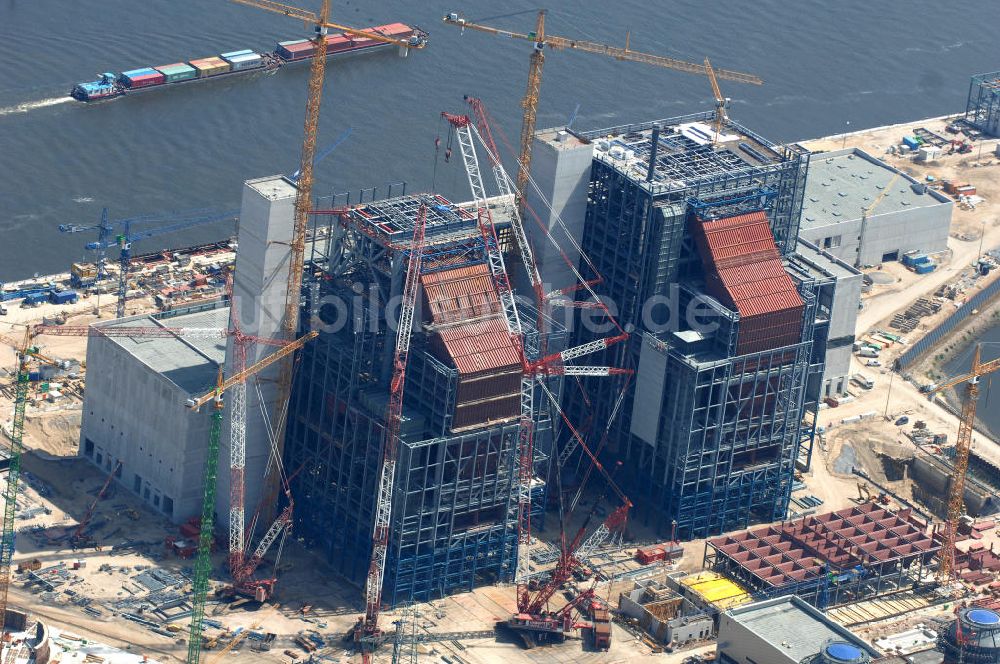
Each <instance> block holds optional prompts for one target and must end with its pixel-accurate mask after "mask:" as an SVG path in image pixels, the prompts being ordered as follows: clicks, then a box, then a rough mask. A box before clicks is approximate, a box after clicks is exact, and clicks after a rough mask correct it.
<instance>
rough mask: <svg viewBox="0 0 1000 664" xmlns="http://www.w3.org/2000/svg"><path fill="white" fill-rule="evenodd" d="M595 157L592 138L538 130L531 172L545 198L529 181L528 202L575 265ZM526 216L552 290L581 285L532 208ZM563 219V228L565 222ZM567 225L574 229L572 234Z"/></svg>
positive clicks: (540, 266) (542, 271)
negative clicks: (542, 228) (544, 230)
mask: <svg viewBox="0 0 1000 664" xmlns="http://www.w3.org/2000/svg"><path fill="white" fill-rule="evenodd" d="M593 155H594V145H593V143H592V142H591V141H589V140H585V139H581V138H580V137H579V136H578V135H576V134H573V133H570V132H568V131H566V130H565V129H544V130H542V131H539V132H536V133H535V143H534V147H533V148H532V156H531V176H532V178H533V179H534V181H535V184H536V185H537V186H538V189H539V190H540V191H541V194H542V196H543V197H544V198H540V197H539V195H538V192H537V191H535V189H534V187H532V186H530V185H529V186H528V190H527V192H526V193H525V200H526V201H527V203H528V207H529V208H530V209H531V210H532V211H534V213H535V214H537V215H538V218H539V220H540V221H541V223H542V224H543V225H544V226H545V228H546V229H547V230H548V232H549V233H550V234H551V235H552V237H553V238H554V239H555V240H556V242H558V243H559V246H560V247H562V250H563V251H564V252H565V253H566V258H568V259H569V261H570V262H571V263H572V264H573V266H574V267H575V266H576V264H577V263H578V262H579V261H580V251H579V249H578V247H579V242H580V238H581V237H582V236H583V224H584V219H585V218H586V216H587V189H588V187H589V185H590V164H591V161H592V159H593ZM550 206H551V207H550ZM526 217H527V218H526V219H525V220H524V228H525V232H526V233H527V234H528V238H529V239H530V241H531V245H532V248H533V250H534V255H535V262H536V263H537V265H538V272H539V274H541V276H542V280H543V281H544V282H545V283H546V284H549V288H548V289H547V290H553V289H558V288H565V287H567V286H569V285H571V284H574V283H576V278H575V277H574V276H573V271H572V269H571V268H570V266H569V265H568V264H567V263H566V260H565V259H564V258H563V257H562V255H561V254H560V251H559V249H558V248H557V247H555V246H553V244H552V242H551V241H550V240H549V239H548V238H547V237H546V234H545V233H544V232H542V230H541V229H540V228H539V227H538V224H537V223H535V220H534V217H533V216H532V214H531V212H528V213H527V215H526ZM560 220H561V221H562V226H560V224H559V221H560ZM563 227H565V229H567V230H569V235H568V236H567V233H566V230H564V229H563ZM526 285H527V284H524V286H526ZM519 286H521V284H519ZM522 290H523V289H522ZM523 292H526V293H530V292H531V290H530V288H529V289H527V290H523Z"/></svg>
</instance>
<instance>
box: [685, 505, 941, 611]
mask: <svg viewBox="0 0 1000 664" xmlns="http://www.w3.org/2000/svg"><path fill="white" fill-rule="evenodd" d="M940 548H941V544H940V541H939V540H937V539H935V538H934V536H933V534H932V532H931V528H930V526H929V524H927V523H926V522H924V521H921V520H920V519H918V518H917V517H916V516H914V515H913V514H912V512H911V511H910V510H909V509H904V510H900V511H898V512H893V511H891V510H889V509H886V508H884V507H881V506H879V505H877V504H875V503H864V504H862V505H858V506H857V507H849V508H847V509H843V510H840V511H838V512H831V513H829V514H820V515H817V516H807V517H803V518H801V519H796V520H794V521H788V522H784V523H781V524H779V525H773V526H763V527H760V528H755V529H753V530H748V531H745V532H741V533H735V534H732V535H726V536H723V537H718V538H715V539H712V540H709V541H708V542H707V544H706V547H705V561H704V563H705V567H708V568H710V569H713V570H715V571H718V572H721V573H724V574H726V575H727V576H729V577H730V578H733V579H736V580H737V581H739V583H741V584H742V585H743V586H744V587H746V588H747V589H749V590H750V591H751V593H753V595H754V596H755V597H757V598H766V597H778V596H782V595H797V596H799V597H801V598H802V599H804V600H806V601H808V602H809V603H810V604H813V605H814V606H817V607H819V608H821V609H825V608H827V607H832V606H837V605H840V604H847V603H849V602H854V601H857V600H859V599H864V598H867V597H872V596H875V595H882V594H888V593H892V592H897V591H899V590H905V589H909V588H912V587H913V585H914V583H915V582H916V581H917V580H918V579H920V578H921V577H922V576H924V573H925V570H926V569H927V565H928V564H930V562H931V559H932V558H933V557H934V555H935V554H936V552H937V551H938V550H939V549H940Z"/></svg>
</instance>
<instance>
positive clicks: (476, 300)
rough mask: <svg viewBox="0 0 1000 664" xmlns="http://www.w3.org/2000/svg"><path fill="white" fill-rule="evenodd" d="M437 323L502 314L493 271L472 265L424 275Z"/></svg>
mask: <svg viewBox="0 0 1000 664" xmlns="http://www.w3.org/2000/svg"><path fill="white" fill-rule="evenodd" d="M420 283H421V285H422V286H423V289H424V296H425V297H426V300H427V305H428V307H429V309H430V314H431V319H432V320H433V321H434V323H435V324H442V323H455V322H458V321H463V320H473V319H477V318H482V317H484V316H490V315H493V314H495V313H498V312H499V311H500V299H499V298H498V297H497V294H496V291H495V290H494V288H493V280H492V278H491V277H490V272H489V268H488V267H486V265H483V264H479V265H471V266H465V267H459V268H454V269H451V270H442V271H440V272H432V273H429V274H423V275H420Z"/></svg>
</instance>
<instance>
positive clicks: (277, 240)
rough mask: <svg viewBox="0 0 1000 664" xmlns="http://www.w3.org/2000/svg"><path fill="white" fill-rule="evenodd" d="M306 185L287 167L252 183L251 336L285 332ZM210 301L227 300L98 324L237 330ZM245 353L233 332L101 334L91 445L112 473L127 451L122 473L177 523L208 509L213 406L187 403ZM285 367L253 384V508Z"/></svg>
mask: <svg viewBox="0 0 1000 664" xmlns="http://www.w3.org/2000/svg"><path fill="white" fill-rule="evenodd" d="M295 194H296V188H295V186H294V185H293V184H292V183H291V182H289V181H288V180H286V179H285V178H283V177H282V176H274V177H268V178H260V179H257V180H249V181H248V182H246V184H245V185H244V188H243V202H242V209H241V213H240V225H239V234H238V240H239V252H238V254H237V258H236V273H235V277H234V284H233V304H234V307H235V309H236V311H235V313H236V314H238V322H239V327H240V329H241V331H242V332H243V333H244V334H247V335H251V336H254V337H259V338H264V339H272V338H281V323H282V318H283V315H284V305H285V292H286V290H287V288H286V284H287V278H288V266H289V253H290V242H289V241H290V239H291V234H292V223H293V217H294V203H295ZM210 306H212V307H215V308H211V309H209V310H202V309H203V308H202V309H191V308H189V309H180V310H176V311H173V312H169V313H162V314H155V315H146V316H133V317H130V318H124V319H121V320H115V321H108V322H104V323H97V324H96V325H97V326H99V327H109V326H112V327H113V326H128V327H151V328H153V327H160V328H162V327H171V328H176V327H188V328H192V327H193V328H213V329H218V330H224V329H227V328H229V326H230V322H231V321H230V309H229V307H222V306H217V305H210ZM274 350H275V349H274V347H273V346H271V345H266V344H255V345H253V346H252V347H251V348H250V349H249V352H248V356H247V359H246V363H247V366H249V365H252V364H254V363H255V362H257V361H259V360H260V359H262V358H263V357H264V356H265V355H268V354H270V353H271V352H273V351H274ZM235 352H236V348H235V342H234V340H233V337H232V336H229V337H228V338H223V337H222V336H221V335H220V337H218V338H215V339H209V338H199V337H189V336H179V337H156V338H152V337H138V338H129V337H106V336H94V337H91V338H90V343H89V345H88V347H87V364H88V366H90V367H100V370H92V371H90V372H88V375H87V391H86V394H85V397H84V414H83V424H82V427H81V438H80V453H81V455H82V456H84V457H86V458H88V459H90V460H91V461H92V462H93V463H95V464H96V465H97V466H98V467H100V468H105V469H106V470H107V471H109V472H110V471H111V469H112V468H113V467H114V464H115V462H116V461H117V460H121V461H122V467H121V469H119V471H118V473H117V476H118V479H119V482H120V483H121V484H122V485H123V486H125V487H126V488H128V489H130V490H131V491H133V492H134V493H136V494H137V495H139V496H140V497H141V498H142V499H143V500H145V501H146V502H148V503H149V504H150V505H151V506H152V507H153V508H154V509H157V510H160V511H162V512H163V513H164V514H166V515H167V516H169V517H170V518H172V519H173V520H174V521H175V522H178V523H179V522H182V521H184V520H185V519H187V518H189V517H192V516H196V515H199V514H200V513H201V501H202V497H203V480H204V466H205V448H206V447H207V443H208V435H209V424H210V423H209V411H210V410H211V409H210V408H203V409H202V410H201V412H198V413H195V412H192V411H190V410H189V409H188V408H187V407H186V406H185V401H187V400H188V399H190V398H192V397H194V396H199V395H201V394H204V393H205V392H207V391H208V390H210V389H211V388H212V386H213V385H215V382H216V379H217V376H218V372H219V367H220V366H225V367H226V371H227V373H228V372H231V371H233V370H234V368H235V364H234V363H233V356H234V354H235ZM277 375H278V366H277V365H275V366H272V367H269V368H268V369H267V370H266V371H265V372H262V373H261V374H258V375H257V376H256V377H255V378H254V379H252V380H251V381H248V383H247V390H246V461H245V472H244V477H245V487H246V489H245V496H246V498H245V505H246V506H247V507H246V511H247V512H251V513H252V512H253V510H254V509H256V506H257V504H258V502H259V500H260V497H261V494H262V491H263V489H264V470H265V466H266V465H267V461H268V457H269V454H270V450H271V440H270V437H269V434H268V430H269V428H273V427H274V426H275V424H276V423H277V422H278V418H279V413H278V412H277V409H276V408H275V404H276V402H277V389H278V385H277V381H276V378H277ZM234 397H235V394H234V391H230V392H229V393H227V396H226V400H225V401H226V410H225V413H224V415H223V432H222V437H221V440H220V448H221V449H220V455H219V469H220V470H219V474H218V485H217V492H216V513H217V514H218V517H219V525H220V526H221V527H223V528H225V527H227V526H228V523H229V520H228V515H229V508H230V495H231V494H230V481H229V480H230V473H229V470H228V469H229V466H230V458H231V457H230V451H231V447H230V443H231V435H232V432H231V429H230V409H231V408H232V405H233V398H234ZM262 402H263V406H262ZM265 412H266V413H267V417H268V419H269V422H270V424H268V423H267V422H265V416H264V413H265Z"/></svg>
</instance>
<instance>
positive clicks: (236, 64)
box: [229, 53, 264, 71]
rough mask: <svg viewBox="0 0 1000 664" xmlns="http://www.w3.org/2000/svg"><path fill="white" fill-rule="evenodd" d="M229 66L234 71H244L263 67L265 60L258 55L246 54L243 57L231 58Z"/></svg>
mask: <svg viewBox="0 0 1000 664" xmlns="http://www.w3.org/2000/svg"><path fill="white" fill-rule="evenodd" d="M229 64H230V66H232V68H233V71H244V70H247V69H254V68H256V67H260V66H263V64H264V59H263V58H261V57H260V56H259V55H257V54H256V53H244V54H243V55H237V56H234V57H232V58H230V59H229Z"/></svg>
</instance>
